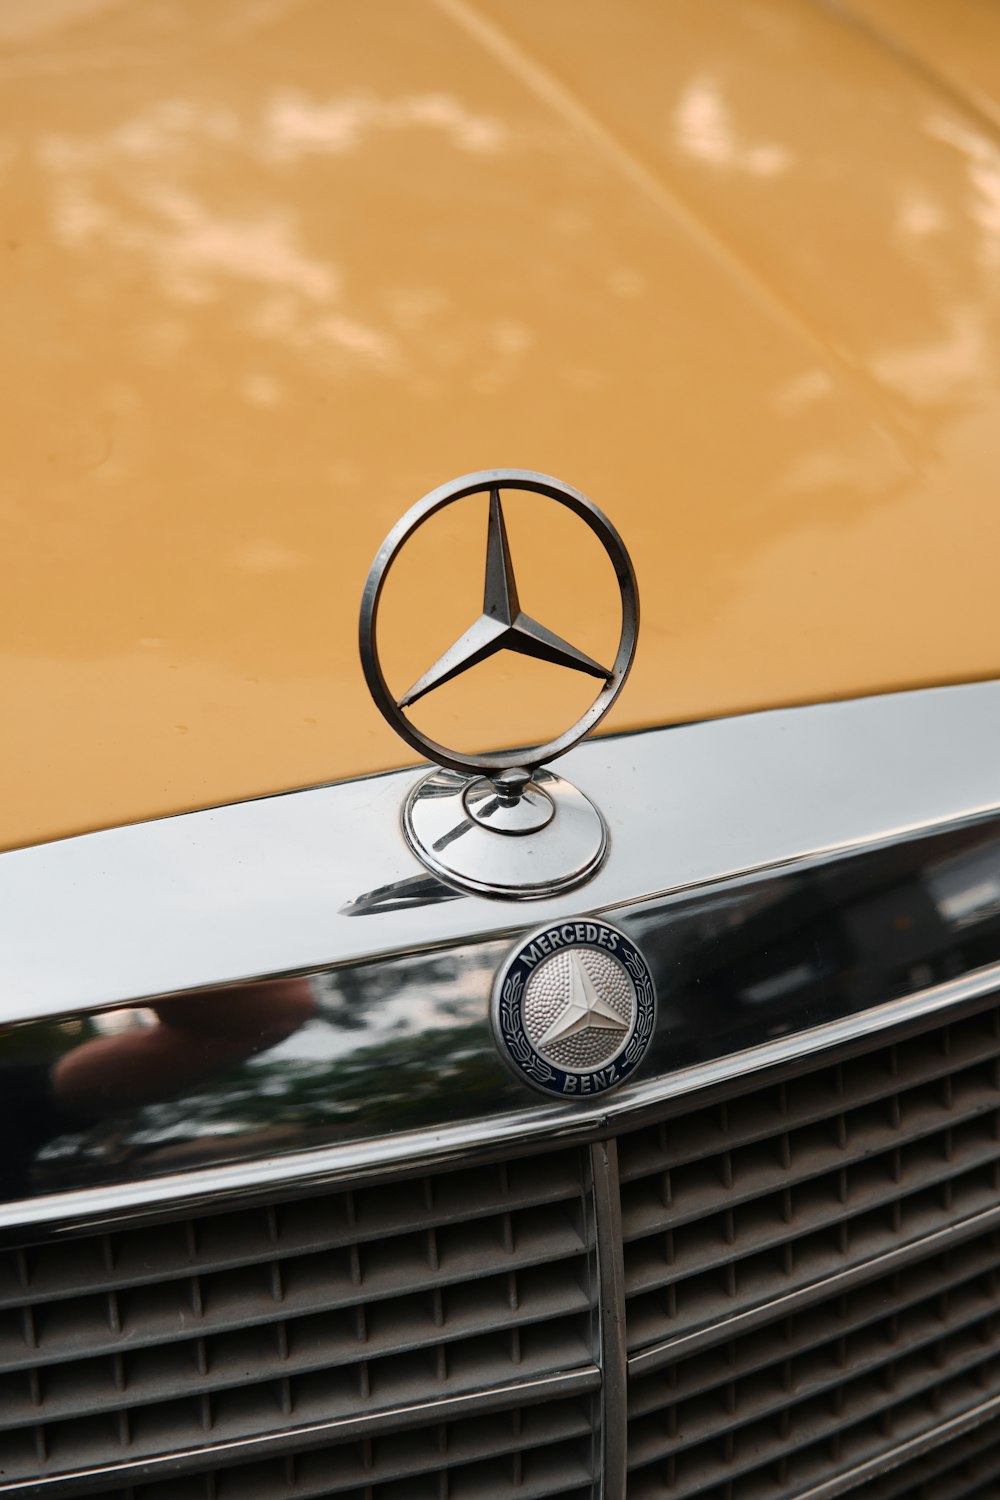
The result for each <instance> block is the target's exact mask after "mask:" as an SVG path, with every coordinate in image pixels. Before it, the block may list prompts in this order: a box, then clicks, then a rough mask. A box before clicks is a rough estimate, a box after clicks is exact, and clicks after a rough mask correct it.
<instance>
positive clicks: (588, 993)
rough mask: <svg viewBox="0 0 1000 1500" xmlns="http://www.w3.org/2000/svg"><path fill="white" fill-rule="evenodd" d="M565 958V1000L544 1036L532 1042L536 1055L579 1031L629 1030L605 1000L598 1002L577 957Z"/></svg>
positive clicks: (590, 981)
mask: <svg viewBox="0 0 1000 1500" xmlns="http://www.w3.org/2000/svg"><path fill="white" fill-rule="evenodd" d="M566 956H567V958H568V959H569V980H570V990H569V1000H568V1001H567V1002H566V1007H565V1009H564V1010H563V1011H562V1012H561V1013H560V1015H558V1016H557V1017H556V1019H555V1020H554V1021H553V1022H552V1025H551V1026H550V1027H549V1029H548V1031H547V1032H546V1033H545V1035H544V1036H543V1037H540V1038H539V1040H538V1041H537V1042H536V1044H535V1045H536V1047H537V1049H538V1051H539V1052H541V1051H542V1050H543V1049H544V1048H545V1047H547V1046H551V1045H552V1044H553V1043H554V1042H561V1041H563V1040H564V1039H565V1038H566V1037H571V1036H576V1034H577V1032H580V1031H589V1030H590V1029H593V1030H595V1031H619V1032H621V1031H628V1029H629V1027H628V1022H627V1021H624V1020H622V1018H621V1016H620V1015H619V1014H618V1012H617V1011H616V1010H615V1009H614V1008H613V1007H612V1006H610V1005H609V1004H608V1002H607V1001H606V1000H602V999H601V996H600V995H599V994H598V993H597V990H596V989H595V988H594V984H593V981H592V979H591V977H590V975H589V974H588V973H587V971H586V969H585V968H584V966H583V964H582V963H581V962H580V959H579V957H578V956H577V954H575V953H572V952H570V953H568V954H567V955H566Z"/></svg>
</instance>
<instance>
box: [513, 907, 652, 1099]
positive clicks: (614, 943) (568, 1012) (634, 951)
mask: <svg viewBox="0 0 1000 1500" xmlns="http://www.w3.org/2000/svg"><path fill="white" fill-rule="evenodd" d="M655 1019H656V991H655V989H654V987H653V976H652V975H651V974H650V972H649V966H648V964H647V963H646V960H645V959H644V958H643V956H642V954H641V953H640V952H639V950H638V948H637V947H636V946H635V944H634V943H633V942H632V941H631V939H630V938H627V937H626V936H625V934H624V933H623V932H620V931H619V929H618V928H617V927H612V926H611V924H610V923H609V922H602V921H601V920H600V919H599V918H596V917H588V918H586V919H582V920H579V921H577V920H573V921H568V922H553V923H550V924H549V925H547V926H545V927H538V928H536V929H535V931H534V932H531V933H529V934H528V936H527V937H525V938H522V940H521V942H520V943H519V944H518V946H517V947H516V948H515V949H514V951H513V953H511V954H510V956H509V957H508V959H507V960H506V962H505V963H504V965H503V967H502V968H501V969H500V971H499V973H498V974H497V977H496V980H495V982H494V985H493V1005H492V1020H493V1030H494V1033H495V1035H496V1039H497V1044H498V1046H499V1048H500V1052H501V1054H502V1056H503V1057H504V1058H505V1060H506V1061H507V1062H508V1063H509V1065H510V1066H511V1067H512V1068H513V1070H514V1072H515V1073H516V1074H517V1075H518V1076H519V1077H520V1078H521V1079H522V1080H523V1082H525V1083H530V1084H531V1085H532V1087H533V1088H536V1089H540V1090H541V1092H542V1093H545V1094H555V1095H557V1096H559V1097H560V1098H566V1097H581V1096H590V1095H592V1094H603V1093H605V1092H606V1091H607V1090H608V1089H612V1088H616V1087H617V1085H618V1084H620V1083H624V1082H625V1080H626V1079H627V1078H628V1077H629V1076H630V1075H631V1074H632V1073H633V1072H634V1071H635V1069H636V1068H637V1067H638V1065H639V1063H640V1062H641V1061H642V1059H643V1057H644V1056H645V1054H646V1050H647V1048H648V1047H649V1043H650V1041H651V1040H652V1036H653V1026H654V1022H655Z"/></svg>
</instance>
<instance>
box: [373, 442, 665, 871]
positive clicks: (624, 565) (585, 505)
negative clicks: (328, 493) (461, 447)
mask: <svg viewBox="0 0 1000 1500" xmlns="http://www.w3.org/2000/svg"><path fill="white" fill-rule="evenodd" d="M504 490H527V491H530V492H532V493H534V494H536V495H538V496H539V497H540V498H542V499H547V500H551V501H555V502H556V503H557V504H559V505H563V506H565V507H566V508H567V509H569V510H570V511H572V513H573V514H574V515H576V516H577V517H578V518H579V519H580V520H581V521H583V522H584V524H585V525H587V526H588V527H589V528H590V530H591V531H593V532H594V534H595V535H596V536H597V538H598V540H599V541H600V542H601V544H602V546H603V547H604V550H605V551H606V553H607V555H608V557H609V559H610V561H611V564H612V566H613V568H614V571H615V577H616V579H617V581H618V588H619V593H620V597H621V609H622V628H621V636H620V639H619V643H618V650H617V652H616V654H615V658H614V660H613V661H612V663H611V665H610V666H605V665H603V664H602V663H601V662H598V661H595V660H594V659H593V657H591V656H588V655H587V654H586V653H585V652H583V651H581V650H579V649H578V648H577V647H576V646H574V645H573V644H572V642H570V641H568V640H565V639H564V638H563V637H562V636H560V635H557V634H556V633H555V632H554V631H552V630H550V629H549V628H548V627H547V626H546V625H545V624H543V623H540V622H539V621H538V620H536V619H534V618H533V617H532V616H530V615H528V614H526V613H525V611H524V610H523V609H522V608H521V601H520V596H519V594H518V588H517V580H516V575H515V570H514V563H513V559H512V557H511V549H510V544H509V541H508V537H507V527H506V524H505V521H504V514H503V504H502V499H501V494H502V492H503V491H504ZM474 495H484V496H488V497H489V521H488V528H487V536H486V575H485V583H484V588H483V608H482V613H481V614H480V615H479V617H478V619H476V620H474V621H473V622H472V624H471V625H470V626H469V627H468V629H467V630H465V631H464V633H463V634H462V635H461V636H459V638H458V639H457V640H456V641H455V642H454V644H453V645H451V646H449V648H448V649H447V651H445V652H444V654H443V655H442V656H441V657H440V658H439V659H438V660H437V661H436V662H434V663H433V665H432V666H430V667H429V668H428V669H427V671H426V672H424V673H423V674H422V676H420V677H419V678H418V679H417V680H416V682H414V683H413V684H412V686H411V687H409V688H408V689H407V690H406V691H405V692H404V693H403V694H402V695H401V696H400V697H398V698H397V697H396V696H395V695H394V694H393V692H392V691H391V690H390V688H389V685H388V683H387V682H386V679H385V676H384V673H383V671H382V666H381V662H380V660H379V653H378V642H377V626H378V609H379V600H380V598H381V594H382V589H383V586H384V584H385V580H386V576H387V574H388V572H389V569H390V568H391V566H392V564H393V562H394V561H395V559H396V557H397V556H398V555H399V553H400V551H401V550H402V548H403V547H404V546H405V545H406V543H407V541H408V540H409V539H410V537H411V536H412V535H413V533H414V532H415V531H416V530H417V529H418V528H419V527H420V526H422V525H423V524H424V523H425V522H426V521H428V520H430V518H431V517H432V516H434V515H436V514H437V513H438V512H439V511H441V510H443V509H444V508H445V507H446V506H448V505H452V504H454V503H456V502H458V501H461V500H465V499H467V498H468V497H470V496H474ZM638 628H639V597H638V590H637V588H636V581H635V572H634V570H633V568H632V563H631V560H630V558H629V555H628V553H627V552H626V550H625V547H624V544H623V542H622V540H621V538H620V536H619V535H618V533H617V531H616V530H615V528H614V527H613V526H612V524H611V522H610V521H609V520H608V519H607V517H606V516H605V515H604V514H603V513H602V512H601V511H599V510H598V508H597V506H596V505H594V504H593V503H592V502H591V501H590V500H588V499H587V497H586V496H585V495H582V494H581V493H580V492H579V491H578V490H574V489H571V488H570V487H569V486H568V485H564V484H560V483H559V481H558V480H555V479H550V478H548V477H547V476H546V475H544V474H534V473H531V472H529V471H527V470H523V469H489V470H485V471H483V472H482V473H479V474H469V475H466V476H465V477H464V478H463V479H457V480H455V481H453V482H452V483H451V484H446V485H442V486H441V488H440V489H436V490H434V491H432V492H431V494H429V495H426V496H425V497H424V499H423V500H420V501H418V503H417V504H416V505H415V506H413V508H412V509H411V510H409V511H408V512H407V513H406V515H405V516H403V518H402V520H401V521H399V522H398V524H397V525H396V526H395V527H393V529H392V531H391V532H390V533H389V535H388V537H387V538H386V540H385V542H384V543H383V544H382V547H381V548H380V550H379V553H378V556H377V557H376V559H375V561H374V563H373V564H372V567H371V571H370V572H369V574H368V579H367V582H366V584H365V590H364V596H363V598H362V603H361V621H360V649H361V662H362V666H363V668H364V673H365V678H366V680H367V682H368V687H369V689H370V691H371V694H372V697H373V698H374V700H375V703H376V705H377V707H378V708H379V710H380V711H381V713H382V714H383V715H384V716H385V718H386V719H387V720H388V722H389V723H390V724H391V725H392V727H393V729H395V731H396V733H397V734H398V735H399V736H400V737H401V738H402V739H404V740H405V741H406V743H407V744H408V745H411V746H412V747H413V748H414V749H415V750H418V751H420V753H421V754H423V755H425V756H427V757H428V759H430V760H432V761H435V762H436V763H437V764H438V765H439V766H440V767H441V768H442V769H441V771H439V772H436V773H434V774H433V775H431V776H429V777H427V778H426V779H425V780H424V781H422V782H421V783H420V784H419V786H417V787H415V788H414V790H413V791H412V792H411V794H410V796H409V798H408V800H407V803H406V807H405V809H404V815H403V825H404V830H405V832H406V836H407V839H408V840H409V842H410V844H411V846H412V848H413V850H414V852H415V853H416V854H417V855H418V856H419V857H420V859H422V860H423V862H424V863H425V864H426V865H427V866H428V867H429V868H430V869H432V870H434V871H435V872H436V873H437V874H439V875H441V876H443V877H444V878H445V879H446V880H449V881H451V882H452V883H453V884H457V885H459V886H461V887H463V888H464V889H469V890H474V891H479V892H482V893H484V894H494V895H510V896H541V895H550V894H551V893H552V892H553V891H558V890H562V889H566V888H568V887H570V886H572V885H576V884H579V883H580V882H581V881H583V880H585V879H587V878H588V877H589V876H590V875H591V874H593V873H594V871H595V870H596V869H598V868H599V866H600V864H601V862H602V861H603V859H604V855H605V852H606V849H607V831H606V829H605V827H604V823H603V820H602V818H601V816H600V814H599V812H598V811H597V809H596V808H594V807H593V805H592V804H591V803H590V802H589V801H588V800H587V799H586V798H585V797H584V796H583V794H582V793H581V792H579V791H577V789H576V788H575V787H573V786H571V785H570V783H569V782H566V781H564V780H563V779H562V778H561V777H559V776H556V775H555V774H554V773H553V772H551V771H548V770H545V769H542V768H543V767H544V766H546V765H547V763H548V762H550V761H552V760H555V759H556V758H557V757H558V756H560V755H564V754H565V753H566V751H567V750H570V749H572V747H573V746H574V745H576V744H577V743H578V742H579V741H580V740H581V739H582V738H583V737H584V735H586V734H588V733H589V732H590V731H591V730H592V729H593V728H594V727H595V726H596V725H597V724H599V723H600V721H601V719H603V718H604V715H605V714H606V713H607V712H608V710H609V709H610V708H611V705H612V704H613V703H614V701H615V699H616V698H617V697H618V694H619V693H620V692H621V690H622V688H623V687H624V685H625V679H626V677H627V676H628V672H629V668H630V667H631V665H632V658H633V656H634V655H635V646H636V639H637V635H638ZM500 651H511V652H515V653H518V654H520V655H522V656H531V657H535V658H537V659H539V660H541V661H546V662H550V663H552V664H553V665H555V666H558V667H563V668H565V669H567V670H569V671H573V672H579V673H583V674H585V675H586V676H589V677H592V678H594V679H595V680H596V681H597V682H599V683H600V687H599V688H598V691H597V693H596V696H595V698H594V701H593V703H591V705H590V707H589V708H588V709H587V711H586V712H585V713H584V714H583V715H582V716H581V717H580V718H579V719H578V720H577V722H576V723H575V724H573V725H571V726H570V728H569V729H567V730H564V731H563V733H562V734H560V735H559V736H558V737H557V738H555V739H553V740H548V741H546V742H544V743H539V744H535V745H529V746H527V747H525V748H523V749H519V750H508V751H503V752H489V753H484V754H481V755H464V754H461V753H460V752H459V751H457V750H452V749H450V748H449V747H448V746H446V745H442V744H439V743H438V742H437V741H436V740H433V739H431V738H430V737H429V736H427V735H425V734H423V733H422V732H421V731H420V730H419V729H417V727H416V726H415V725H414V724H413V723H412V721H411V720H410V719H409V717H408V716H407V714H406V712H405V710H407V709H409V708H411V707H412V706H413V705H414V704H415V703H417V702H418V701H419V700H420V699H421V698H423V697H424V696H425V695H426V694H428V693H431V692H433V691H434V690H435V689H436V688H439V687H442V686H443V685H444V684H445V683H446V682H451V681H453V680H454V679H455V678H456V677H459V676H460V675H461V674H462V673H464V672H467V671H469V670H470V669H471V668H473V667H475V666H477V665H479V664H480V663H481V662H484V661H486V660H488V659H489V658H490V657H491V656H494V655H496V653H497V652H500Z"/></svg>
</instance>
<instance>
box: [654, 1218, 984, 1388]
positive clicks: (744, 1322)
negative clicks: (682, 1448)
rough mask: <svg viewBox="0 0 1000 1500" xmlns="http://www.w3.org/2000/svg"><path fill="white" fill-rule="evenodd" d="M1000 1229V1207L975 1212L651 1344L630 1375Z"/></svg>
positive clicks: (671, 1360) (667, 1363) (774, 1320)
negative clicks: (780, 1294)
mask: <svg viewBox="0 0 1000 1500" xmlns="http://www.w3.org/2000/svg"><path fill="white" fill-rule="evenodd" d="M998 1225H1000V1207H997V1208H990V1209H986V1210H984V1211H983V1212H982V1213H978V1214H970V1215H969V1217H968V1218H966V1219H960V1220H959V1221H958V1222H957V1223H956V1224H951V1225H949V1227H948V1228H947V1229H937V1230H935V1231H934V1233H933V1234H925V1235H923V1236H922V1237H921V1238H920V1239H916V1240H911V1241H910V1243H909V1244H908V1245H901V1246H900V1247H899V1249H898V1250H889V1251H886V1253H885V1254H884V1255H877V1256H874V1257H873V1258H872V1259H871V1260H866V1261H864V1262H863V1263H862V1264H861V1265H858V1266H852V1267H851V1269H850V1270H848V1271H838V1272H837V1273H836V1274H835V1275H833V1276H824V1277H823V1278H822V1279H821V1280H820V1281H813V1282H810V1283H809V1285H808V1286H804V1287H800V1288H799V1289H798V1290H797V1291H794V1292H789V1293H788V1294H787V1295H786V1296H783V1297H772V1298H771V1299H770V1300H769V1301H767V1302H761V1303H759V1304H758V1305H757V1306H756V1307H750V1308H747V1309H746V1311H745V1312H741V1313H736V1314H735V1315H734V1316H733V1317H731V1318H723V1319H721V1320H720V1321H719V1322H717V1323H712V1324H709V1325H708V1326H707V1327H705V1328H697V1329H695V1330H694V1331H693V1332H691V1333H687V1334H683V1335H682V1336H681V1337H680V1338H673V1339H664V1340H663V1342H662V1343H659V1344H649V1345H647V1346H646V1348H645V1349H639V1350H637V1351H636V1352H635V1353H634V1354H630V1355H629V1357H628V1373H629V1377H630V1378H631V1379H636V1380H637V1379H640V1378H641V1377H642V1376H643V1375H650V1374H652V1372H653V1371H654V1370H659V1369H662V1368H663V1366H664V1365H671V1364H674V1363H675V1362H676V1361H677V1360H680V1359H687V1358H688V1357H689V1356H690V1355H692V1354H696V1353H697V1352H698V1351H699V1350H701V1349H706V1348H709V1347H710V1346H711V1345H713V1344H719V1343H722V1342H724V1341H725V1340H727V1339H733V1338H738V1337H739V1335H740V1334H744V1333H747V1332H748V1331H749V1330H750V1329H751V1328H754V1327H756V1326H757V1324H759V1323H775V1322H777V1321H779V1320H780V1319H781V1318H785V1317H789V1316H790V1315H791V1314H792V1313H794V1312H798V1311H800V1310H801V1309H802V1308H804V1307H810V1306H811V1305H812V1304H813V1303H814V1302H821V1301H823V1300H824V1299H825V1298H827V1297H836V1296H838V1295H839V1294H840V1293H842V1292H846V1291H849V1290H850V1288H851V1287H853V1286H858V1285H860V1284H862V1283H863V1282H866V1281H876V1280H877V1279H878V1278H879V1277H880V1276H888V1275H891V1274H892V1272H893V1271H900V1270H902V1269H903V1267H904V1266H908V1265H911V1264H913V1263H914V1262H916V1261H919V1260H924V1259H926V1258H929V1257H930V1256H932V1255H941V1254H943V1253H944V1252H945V1251H946V1250H949V1249H950V1248H951V1246H952V1245H957V1244H960V1243H961V1241H962V1240H968V1239H972V1238H973V1237H974V1236H975V1235H977V1234H985V1233H987V1232H988V1231H989V1230H991V1229H996V1227H997V1226H998Z"/></svg>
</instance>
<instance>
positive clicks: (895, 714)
mask: <svg viewBox="0 0 1000 1500" xmlns="http://www.w3.org/2000/svg"><path fill="white" fill-rule="evenodd" d="M998 742H1000V683H998V682H987V683H977V684H971V685H965V686H960V687H948V688H932V689H927V690H923V691H919V692H909V693H897V694H891V695H886V696H882V697H874V698H865V699H856V700H853V701H850V702H845V703H828V704H820V705H817V706H813V707H808V708H796V709H782V710H774V711H771V712H768V713H758V714H748V715H746V716H745V717H742V718H733V719H726V720H717V721H713V722H709V723H704V724H694V725H688V726H683V727H680V728H676V729H660V730H651V731H648V732H645V733H635V734H628V735H623V736H619V737H608V738H602V739H596V740H591V741H589V742H587V743H585V744H583V745H580V746H578V747H577V748H576V749H574V750H573V751H571V752H570V753H569V754H568V755H567V756H566V757H565V760H564V761H563V763H562V764H563V767H564V769H565V774H566V775H567V777H568V778H570V779H571V780H572V781H573V782H574V783H575V784H576V785H577V786H578V787H579V788H580V790H581V791H582V792H584V793H585V795H586V796H588V797H589V798H590V800H591V801H592V802H593V803H594V804H595V806H597V807H598V808H599V809H600V810H601V812H602V814H603V816H604V818H605V821H606V822H607V825H608V830H609V834H610V840H611V847H610V850H609V854H608V858H607V860H606V862H605V864H604V866H603V868H602V869H601V870H600V871H599V872H598V873H597V874H596V875H595V876H594V878H593V880H592V881H591V882H590V883H589V884H588V885H587V886H586V887H584V888H583V889H582V891H577V892H576V893H569V894H566V895H562V896H557V897H553V898H546V899H545V900H542V901H539V902H533V903H531V904H530V905H526V903H524V902H519V901H513V900H498V899H489V898H486V897H480V896H471V895H460V894H459V893H457V892H456V891H455V890H453V889H452V888H451V887H449V886H446V885H444V884H443V883H442V882H440V881H436V880H434V879H433V878H429V877H428V875H427V871H426V870H425V868H424V867H423V865H421V864H420V863H419V861H418V860H417V859H416V857H415V855H414V854H413V853H412V852H411V851H410V849H409V848H408V846H407V843H406V840H405V838H404V837H403V832H402V827H401V821H400V814H401V809H402V806H403V803H404V801H405V799H406V796H407V794H408V793H409V791H410V790H411V788H412V787H413V785H414V784H415V782H416V781H417V780H419V779H420V777H421V776H423V774H424V772H423V771H422V770H417V771H413V770H410V771H402V772H394V773H392V774H389V775H386V776H379V777H374V778H370V779H367V780H361V781H355V782H343V783H340V784H338V785H334V786H328V787H319V788H315V789H313V790H309V791H304V792H298V793H294V794H287V795H284V796H277V797H270V798H263V799H261V800H259V801H254V802H245V803H239V804H235V805H232V806H229V807H220V808H215V809H213V810H210V811H206V812H196V813H187V814H183V815H181V816H179V817H174V818H164V819H161V820H159V821H157V822H152V823H143V824H137V825H134V826H132V827H127V828H117V829H112V830H110V831H108V832H104V833H94V834H87V835H84V836H82V837H79V838H73V839H66V840H63V841H61V842H59V843H54V844H47V845H42V846H39V847H37V848H31V849H22V850H16V851H13V852H11V853H8V854H4V855H2V856H0V996H2V997H3V1001H2V1006H3V1013H2V1016H3V1019H4V1020H9V1021H24V1020H31V1019H37V1018H41V1017H45V1016H58V1015H68V1014H72V1013H76V1012H80V1011H88V1010H95V1009H100V1008H102V1007H108V1006H114V1005H121V1004H123V1003H125V1002H126V1001H129V1000H139V999H144V998H149V997H151V996H156V995H164V994H173V993H177V992H181V991H185V990H190V989H198V988H205V987H208V986H213V985H223V984H230V983H237V982H247V981H250V980H253V979H257V978H260V977H263V976H273V975H277V974H288V973H295V972H298V973H302V972H305V971H314V970H319V969H326V968H330V967H333V966H337V965H344V964H353V963H359V962H363V961H366V960H370V959H373V958H376V957H379V956H384V955H389V954H398V953H406V952H426V951H427V950H428V948H429V947H444V946H447V945H449V944H453V943H456V942H462V941H468V940H470V939H484V938H488V937H494V938H495V937H502V936H508V935H510V934H511V933H513V932H515V931H517V930H518V929H519V928H521V927H524V926H527V925H529V924H530V925H537V923H539V922H540V921H549V920H555V919H558V918H562V917H569V916H571V915H573V916H578V915H580V914H581V913H582V912H584V911H598V910H600V911H610V910H612V909H613V908H617V907H620V906H622V905H623V904H628V903H633V902H636V901H640V900H644V899H647V898H649V897H651V896H653V895H654V894H662V893H666V892H673V891H680V890H683V889H687V888H690V887H693V886H697V885H702V884H704V883H706V882H710V881H717V880H721V879H723V878H726V877H728V876H731V875H734V874H738V873H741V872H746V871H749V870H755V869H764V868H769V867H772V866H775V865H781V864H784V863H787V862H789V861H792V860H797V859H802V858H807V857H813V856H815V855H817V854H818V853H821V852H829V851H834V850H839V849H848V848H855V847H862V846H864V845H867V844H871V843H874V842H879V841H885V840H887V839H891V838H897V837H900V836H901V835H903V834H906V833H913V832H915V831H919V830H921V829H929V828H932V827H936V826H939V825H944V824H949V823H954V822H955V821H957V820H962V819H968V818H973V817H976V816H979V815H983V814H985V813H986V812H988V811H991V810H994V809H996V808H998V807H1000V776H998V772H997V758H996V746H997V744H998ZM431 908H433V922H429V921H428V911H429V910H430V909H431ZM429 930H430V933H431V937H430V939H429V936H428V933H429Z"/></svg>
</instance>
